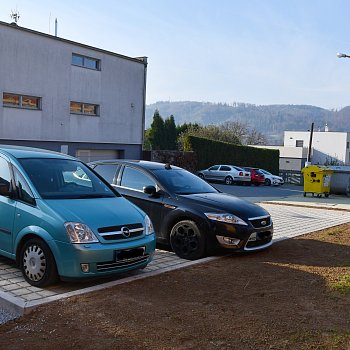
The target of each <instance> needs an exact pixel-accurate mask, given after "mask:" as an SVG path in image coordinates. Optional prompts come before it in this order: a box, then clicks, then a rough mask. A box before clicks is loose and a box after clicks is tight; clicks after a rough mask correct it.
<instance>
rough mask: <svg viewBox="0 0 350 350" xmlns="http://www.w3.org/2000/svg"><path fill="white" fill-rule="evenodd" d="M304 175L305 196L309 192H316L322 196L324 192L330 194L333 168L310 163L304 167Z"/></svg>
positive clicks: (313, 193) (325, 194)
mask: <svg viewBox="0 0 350 350" xmlns="http://www.w3.org/2000/svg"><path fill="white" fill-rule="evenodd" d="M302 173H303V175H304V197H306V194H307V193H311V194H312V196H314V195H315V194H316V195H317V197H321V196H322V194H324V196H325V197H328V196H329V192H330V188H331V176H332V174H333V170H331V169H330V168H327V167H326V166H319V165H309V166H307V167H305V168H304V169H302Z"/></svg>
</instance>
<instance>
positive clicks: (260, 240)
mask: <svg viewBox="0 0 350 350" xmlns="http://www.w3.org/2000/svg"><path fill="white" fill-rule="evenodd" d="M271 241H272V232H270V231H264V232H257V234H256V240H255V241H248V242H247V244H246V248H257V247H261V246H263V245H265V244H268V243H270V242H271Z"/></svg>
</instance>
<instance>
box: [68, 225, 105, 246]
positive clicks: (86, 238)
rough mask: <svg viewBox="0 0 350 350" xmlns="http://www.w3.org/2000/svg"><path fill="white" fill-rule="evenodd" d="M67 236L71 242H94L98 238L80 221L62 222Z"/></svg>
mask: <svg viewBox="0 0 350 350" xmlns="http://www.w3.org/2000/svg"><path fill="white" fill-rule="evenodd" d="M64 226H65V228H66V231H67V234H68V237H69V239H70V241H71V242H72V243H96V242H98V239H97V238H96V236H95V235H94V233H93V232H92V231H91V230H90V228H89V227H88V226H87V225H85V224H82V223H80V222H66V223H65V224H64Z"/></svg>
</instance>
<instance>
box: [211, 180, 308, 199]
mask: <svg viewBox="0 0 350 350" xmlns="http://www.w3.org/2000/svg"><path fill="white" fill-rule="evenodd" d="M211 185H212V186H214V187H215V188H217V189H218V190H219V191H222V192H225V193H230V194H233V195H235V196H237V197H240V198H244V199H246V200H248V201H250V202H259V201H270V200H279V199H287V198H290V197H302V196H303V193H304V189H303V187H302V186H296V185H288V184H285V185H283V186H237V185H231V186H229V185H223V184H219V183H211Z"/></svg>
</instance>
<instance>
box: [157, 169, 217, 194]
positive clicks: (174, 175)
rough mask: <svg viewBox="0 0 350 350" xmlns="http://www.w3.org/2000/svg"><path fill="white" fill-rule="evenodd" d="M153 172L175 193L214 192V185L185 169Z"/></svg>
mask: <svg viewBox="0 0 350 350" xmlns="http://www.w3.org/2000/svg"><path fill="white" fill-rule="evenodd" d="M154 174H155V175H156V176H157V178H158V179H159V182H160V183H161V184H163V185H164V186H165V187H166V188H167V189H168V190H170V191H171V192H173V193H176V194H193V193H216V192H218V191H217V190H216V189H215V188H214V187H212V186H210V185H209V184H208V183H207V182H205V181H204V180H202V179H200V178H199V177H198V176H196V175H193V174H192V173H190V172H189V171H187V170H183V169H172V170H166V169H162V170H154Z"/></svg>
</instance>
